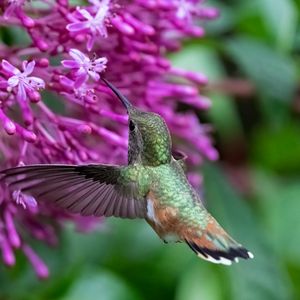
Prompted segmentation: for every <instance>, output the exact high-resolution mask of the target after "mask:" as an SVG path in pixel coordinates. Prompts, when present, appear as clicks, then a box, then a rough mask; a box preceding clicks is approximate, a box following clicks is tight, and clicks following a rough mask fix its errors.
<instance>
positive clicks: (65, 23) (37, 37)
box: [0, 0, 218, 278]
mask: <svg viewBox="0 0 300 300" xmlns="http://www.w3.org/2000/svg"><path fill="white" fill-rule="evenodd" d="M33 2H34V1H26V5H25V0H10V1H2V2H1V1H0V10H1V11H4V12H5V18H2V23H1V26H3V27H5V30H7V31H10V29H11V27H19V29H20V30H22V31H23V32H24V34H26V35H27V36H28V37H29V38H30V43H28V44H26V45H20V44H19V43H17V42H16V41H15V43H14V44H13V45H12V46H7V45H6V44H2V45H1V47H0V56H1V59H3V60H2V63H1V69H0V102H1V107H0V134H1V139H0V152H1V156H0V162H1V169H5V168H8V167H14V166H18V165H20V164H26V165H27V164H35V163H64V164H83V163H99V162H100V163H113V164H125V163H126V160H127V143H128V140H127V139H128V116H127V115H126V114H125V111H124V108H123V107H122V105H121V104H120V103H119V102H118V101H117V100H116V98H115V97H113V96H112V94H111V92H110V90H109V89H108V88H107V86H105V85H104V84H103V83H102V82H101V81H100V80H99V77H100V73H101V72H102V71H103V70H105V72H106V73H105V76H106V77H107V78H108V80H110V81H111V82H112V83H113V84H115V85H116V86H117V87H118V88H119V89H120V91H121V92H122V93H123V94H124V95H126V96H127V97H128V98H129V99H130V100H131V101H132V103H133V104H134V105H136V106H137V107H139V108H141V109H143V110H146V111H154V112H157V113H159V114H160V115H162V116H163V117H164V119H165V120H166V123H167V125H168V127H169V129H170V132H171V134H172V136H173V137H174V147H175V148H179V149H180V150H182V151H185V152H186V154H187V163H188V166H191V167H194V168H195V170H199V166H200V165H201V163H202V162H203V161H204V160H206V159H207V160H215V159H217V158H218V152H217V151H216V149H215V148H214V146H213V141H212V139H211V136H210V131H211V128H210V126H209V125H207V124H202V123H201V122H200V120H199V118H198V114H197V112H198V111H202V110H206V109H209V106H210V101H209V99H207V98H206V97H205V96H203V95H201V89H202V87H203V86H204V85H205V84H206V83H207V78H206V77H205V75H203V74H202V73H198V72H191V71H189V70H185V69H180V68H176V67H174V66H172V63H171V62H170V61H169V59H168V55H169V54H171V53H173V52H175V51H179V50H180V49H181V46H182V44H183V42H184V40H185V39H191V38H193V37H199V36H202V35H203V34H204V28H203V27H202V26H201V24H203V22H202V21H203V20H209V19H213V18H215V17H216V16H217V11H216V10H215V9H214V8H210V7H206V6H205V5H204V1H203V0H159V1H158V0H132V1H120V0H114V1H109V0H102V1H101V0H89V1H88V5H86V6H82V7H76V6H74V5H72V4H71V2H70V1H68V0H58V1H43V2H44V3H45V6H46V8H45V6H43V7H39V6H34V5H33ZM124 3H126V4H124ZM25 8H26V9H25ZM33 16H34V18H35V20H36V21H35V20H33V19H32V17H33ZM11 36H12V37H13V34H12V35H11ZM86 48H87V50H88V51H90V50H91V49H92V50H93V54H91V55H88V54H87V53H86V51H85V50H84V49H86ZM92 55H93V57H95V58H94V59H93V58H92ZM68 56H70V57H71V58H70V59H66V57H68ZM23 60H25V61H23ZM27 61H29V62H27ZM106 64H107V68H106ZM21 65H23V69H22V71H20V70H19V69H18V68H17V67H15V66H21ZM199 71H201V70H199ZM33 72H34V75H35V76H36V77H34V76H31V75H32V73H33ZM45 83H47V85H46V84H45ZM40 89H45V93H42V94H40ZM44 95H45V97H44ZM46 97H47V99H46ZM28 100H29V101H28ZM181 104H184V106H185V110H184V111H182V110H181V109H180V108H181ZM57 107H58V109H57ZM188 174H189V176H190V178H191V180H192V183H193V184H194V185H196V186H197V187H200V185H201V175H199V174H195V173H191V172H189V173H188ZM0 195H1V198H0V210H1V212H2V213H1V215H0V252H1V253H2V259H3V262H4V263H5V264H6V265H9V266H13V265H14V264H15V263H16V260H15V254H14V253H15V251H16V249H19V251H21V252H23V254H24V255H25V256H26V257H27V259H28V261H29V262H30V263H31V264H32V266H33V269H34V270H35V272H36V273H37V275H38V276H39V277H41V278H45V277H47V276H48V268H47V266H46V265H45V263H44V262H43V260H42V258H40V257H39V255H38V253H36V252H35V250H34V249H33V248H32V246H31V239H32V238H34V239H36V240H38V241H40V242H43V243H46V244H48V245H50V246H53V245H56V244H57V243H58V236H59V234H58V230H60V228H61V227H62V225H63V224H64V223H65V221H67V220H68V221H72V222H73V223H74V224H75V225H76V224H79V225H80V228H81V229H85V230H87V229H92V228H93V227H94V226H91V225H92V222H95V223H96V222H102V220H100V221H97V220H95V219H82V218H81V217H79V216H75V215H70V214H67V213H65V212H64V211H60V210H57V209H54V208H53V207H51V206H49V205H48V204H47V203H45V202H43V201H42V202H39V203H36V200H35V199H33V198H32V197H30V196H28V195H26V194H24V193H21V192H20V191H12V190H10V189H9V188H8V187H7V186H5V185H4V184H3V182H1V181H0ZM49 220H51V221H49ZM97 224H99V223H97ZM20 228H21V229H22V230H20ZM28 236H30V237H31V239H28Z"/></svg>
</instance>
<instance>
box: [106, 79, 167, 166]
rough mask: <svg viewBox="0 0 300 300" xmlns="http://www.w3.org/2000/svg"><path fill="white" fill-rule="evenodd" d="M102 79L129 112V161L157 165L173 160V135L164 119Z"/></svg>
mask: <svg viewBox="0 0 300 300" xmlns="http://www.w3.org/2000/svg"><path fill="white" fill-rule="evenodd" d="M102 80H103V81H104V82H105V83H106V84H107V85H108V86H109V87H110V89H111V90H112V91H113V92H114V93H115V94H116V95H117V97H118V98H119V99H120V101H121V102H122V104H123V105H124V107H125V108H126V110H127V113H128V117H129V120H128V127H129V145H128V161H129V163H135V162H137V163H143V164H144V165H149V166H157V165H160V164H165V163H169V162H170V161H171V137H170V133H169V130H168V127H167V125H166V123H165V121H164V119H163V118H162V117H161V116H160V115H158V114H156V113H153V112H145V111H141V110H139V109H138V108H136V107H135V106H133V105H132V104H131V103H130V101H129V100H128V99H127V98H126V97H125V96H124V95H123V94H122V93H121V92H120V91H119V90H118V89H117V88H116V87H115V86H114V85H113V84H111V83H110V82H109V81H107V80H106V79H105V78H103V77H102Z"/></svg>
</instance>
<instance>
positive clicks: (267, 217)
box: [253, 170, 300, 267]
mask: <svg viewBox="0 0 300 300" xmlns="http://www.w3.org/2000/svg"><path fill="white" fill-rule="evenodd" d="M253 178H254V187H255V193H256V197H257V203H258V204H259V208H260V210H261V213H262V215H263V220H264V222H265V224H266V228H267V232H268V235H269V237H270V239H271V241H272V243H273V248H274V249H275V250H276V251H277V253H278V254H279V255H280V256H281V257H283V258H284V259H285V260H288V261H289V262H290V263H293V264H294V265H297V266H298V267H300V251H299V240H300V222H299V216H300V202H299V199H300V186H299V180H300V178H299V177H295V178H290V179H287V178H279V177H277V176H275V175H274V174H272V173H267V172H266V171H263V170H261V171H259V172H258V171H256V172H254V176H253Z"/></svg>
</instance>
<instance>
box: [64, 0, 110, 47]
mask: <svg viewBox="0 0 300 300" xmlns="http://www.w3.org/2000/svg"><path fill="white" fill-rule="evenodd" d="M109 2H110V0H103V1H101V2H99V1H93V2H92V4H94V7H97V9H98V10H97V12H96V15H95V16H92V15H91V14H90V13H89V11H87V10H86V9H78V10H77V11H78V13H79V14H80V15H81V16H82V17H83V18H84V19H85V20H83V21H82V20H77V21H75V22H73V23H71V24H68V25H67V27H66V28H67V29H68V30H69V31H71V32H82V31H88V32H89V33H90V35H89V37H88V42H87V50H88V51H91V49H92V48H93V45H94V42H95V38H96V37H97V36H102V37H107V29H106V25H105V20H106V19H107V18H108V14H109Z"/></svg>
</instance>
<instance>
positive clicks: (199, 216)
mask: <svg viewBox="0 0 300 300" xmlns="http://www.w3.org/2000/svg"><path fill="white" fill-rule="evenodd" d="M101 78H102V80H103V81H104V83H105V84H106V85H107V86H108V87H109V88H110V89H111V90H112V92H113V93H114V94H115V95H116V96H117V97H118V98H119V100H120V101H121V102H122V104H123V106H124V107H125V108H126V110H127V114H128V120H129V121H128V127H129V128H128V129H129V130H128V132H129V134H128V135H129V137H128V138H129V142H128V164H127V165H124V166H120V165H105V164H87V165H59V164H39V165H27V166H20V167H14V168H10V169H6V170H3V171H1V172H0V174H1V175H2V178H1V179H2V180H4V181H6V183H7V184H8V186H9V188H10V189H11V190H20V191H21V192H23V193H25V194H28V195H31V196H33V197H35V199H36V200H37V201H45V202H48V203H51V204H52V205H53V206H54V207H58V208H61V209H64V210H66V211H67V212H69V213H74V214H75V213H77V214H81V215H82V216H96V217H100V216H105V217H110V216H114V217H119V218H129V219H134V218H143V219H145V220H146V222H147V223H148V224H149V225H150V226H151V227H152V228H153V229H154V231H155V232H156V233H157V235H158V236H159V237H160V238H161V239H162V240H163V241H164V242H165V243H169V242H185V243H186V244H187V245H188V246H189V247H190V248H191V249H192V250H193V251H194V252H195V253H196V254H197V256H198V257H200V258H202V259H204V260H207V261H210V262H212V263H217V264H224V265H231V264H232V262H238V261H239V258H243V259H248V258H253V254H252V253H251V252H249V251H248V250H247V249H246V248H244V247H243V246H242V245H241V244H239V243H237V242H236V241H235V240H234V239H233V238H232V237H230V236H229V235H228V234H227V233H226V232H225V230H224V229H223V228H222V227H221V226H220V225H219V223H218V222H217V221H216V220H215V219H214V218H213V217H212V216H211V214H210V213H209V212H208V211H207V210H206V208H205V207H204V205H203V203H202V201H201V199H200V195H199V194H198V193H197V191H196V190H195V189H194V188H193V187H192V186H191V184H190V183H189V181H188V179H187V176H186V173H185V172H186V169H185V161H184V160H185V156H184V155H174V154H172V141H171V136H170V132H169V129H168V127H167V125H166V123H165V121H164V119H163V118H162V117H161V116H160V115H159V114H156V113H153V112H146V111H142V110H140V109H138V108H137V107H135V106H133V105H132V104H131V102H130V101H129V100H128V99H127V98H126V97H125V96H124V95H123V94H122V93H121V92H120V90H119V89H117V88H116V87H115V86H114V85H113V84H112V83H110V82H109V81H108V80H107V79H105V78H103V77H101Z"/></svg>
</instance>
